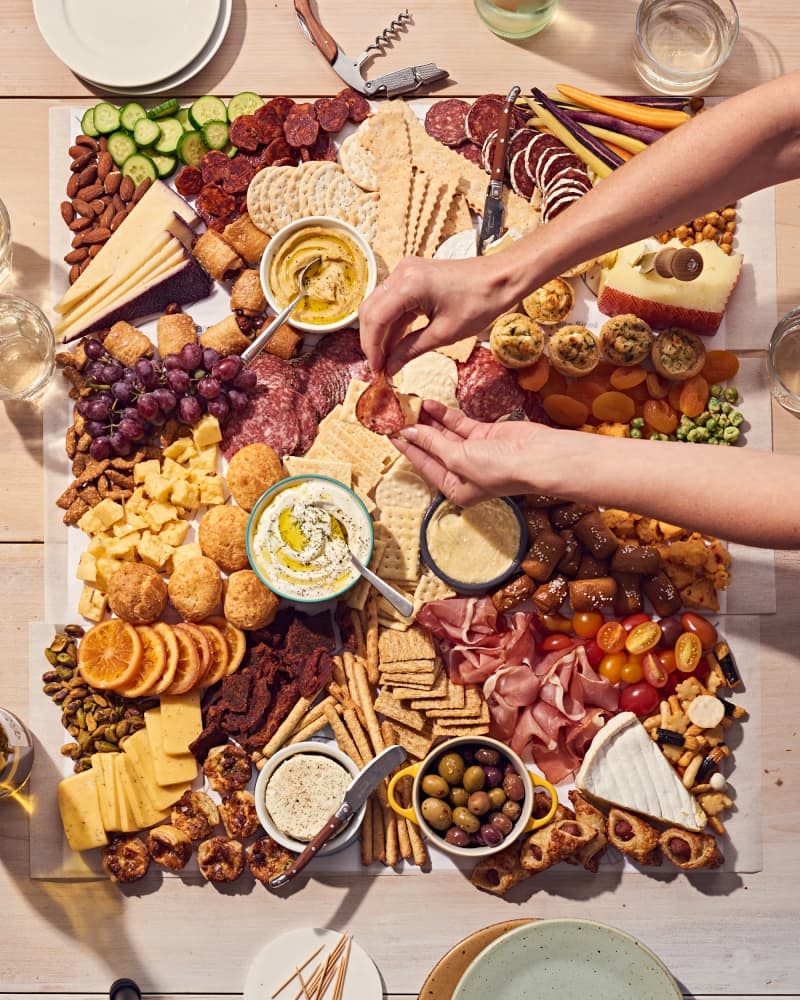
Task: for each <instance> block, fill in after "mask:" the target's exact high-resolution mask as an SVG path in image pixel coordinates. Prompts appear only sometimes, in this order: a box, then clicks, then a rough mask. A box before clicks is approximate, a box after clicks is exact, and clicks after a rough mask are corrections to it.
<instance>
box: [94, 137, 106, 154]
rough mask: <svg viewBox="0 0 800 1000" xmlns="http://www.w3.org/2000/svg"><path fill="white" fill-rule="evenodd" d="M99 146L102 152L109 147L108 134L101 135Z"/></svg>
mask: <svg viewBox="0 0 800 1000" xmlns="http://www.w3.org/2000/svg"><path fill="white" fill-rule="evenodd" d="M97 148H98V149H99V150H100V152H101V153H105V151H106V150H107V149H108V138H107V137H106V136H104V135H102V136H100V138H99V139H98V141H97Z"/></svg>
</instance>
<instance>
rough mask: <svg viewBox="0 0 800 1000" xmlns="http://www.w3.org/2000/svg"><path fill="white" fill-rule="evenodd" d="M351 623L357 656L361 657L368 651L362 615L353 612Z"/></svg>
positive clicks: (351, 613)
mask: <svg viewBox="0 0 800 1000" xmlns="http://www.w3.org/2000/svg"><path fill="white" fill-rule="evenodd" d="M350 621H351V622H352V624H353V645H354V646H355V647H356V655H357V656H361V655H362V654H363V653H366V651H367V644H366V642H365V641H364V626H363V624H362V623H361V615H360V614H359V613H358V612H357V611H351V612H350Z"/></svg>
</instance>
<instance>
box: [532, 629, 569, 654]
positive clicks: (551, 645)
mask: <svg viewBox="0 0 800 1000" xmlns="http://www.w3.org/2000/svg"><path fill="white" fill-rule="evenodd" d="M571 645H572V639H570V637H569V636H568V635H560V634H559V633H558V632H556V633H553V634H552V635H547V636H545V637H544V639H542V641H541V643H540V644H539V648H540V649H541V650H542V652H543V653H552V652H554V651H555V650H557V649H569V647H570V646H571Z"/></svg>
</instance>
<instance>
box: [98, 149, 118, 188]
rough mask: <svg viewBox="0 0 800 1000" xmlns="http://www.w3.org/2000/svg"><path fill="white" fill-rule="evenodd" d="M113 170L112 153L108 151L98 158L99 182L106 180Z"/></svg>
mask: <svg viewBox="0 0 800 1000" xmlns="http://www.w3.org/2000/svg"><path fill="white" fill-rule="evenodd" d="M113 169H114V161H113V160H112V159H111V153H109V152H108V151H106V152H105V153H100V155H99V156H98V157H97V179H98V180H99V181H103V180H105V179H106V177H108V175H109V174H110V173H111V171H112V170H113Z"/></svg>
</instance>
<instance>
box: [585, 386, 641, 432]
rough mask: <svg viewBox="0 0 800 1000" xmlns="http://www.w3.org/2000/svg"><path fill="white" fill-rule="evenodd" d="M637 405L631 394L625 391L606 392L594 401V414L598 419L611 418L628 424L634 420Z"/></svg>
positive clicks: (616, 421) (615, 421)
mask: <svg viewBox="0 0 800 1000" xmlns="http://www.w3.org/2000/svg"><path fill="white" fill-rule="evenodd" d="M635 412H636V407H635V405H634V402H633V400H632V399H631V397H630V396H627V395H626V394H625V393H624V392H614V391H613V390H612V391H610V392H604V393H602V395H600V396H598V397H597V398H596V399H595V400H594V402H593V403H592V414H593V415H594V416H595V417H597V419H598V420H610V421H613V422H614V423H620V424H627V423H628V421H629V420H633V415H634V413H635Z"/></svg>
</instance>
